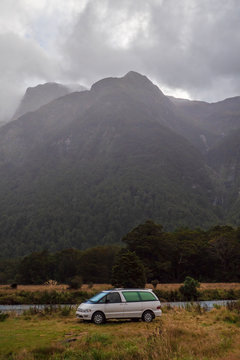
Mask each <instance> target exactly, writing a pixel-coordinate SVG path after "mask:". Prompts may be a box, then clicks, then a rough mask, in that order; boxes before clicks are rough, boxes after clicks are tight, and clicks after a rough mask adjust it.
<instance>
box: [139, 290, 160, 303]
mask: <svg viewBox="0 0 240 360" xmlns="http://www.w3.org/2000/svg"><path fill="white" fill-rule="evenodd" d="M139 295H140V297H141V300H142V301H156V300H157V299H156V298H155V296H154V295H153V294H152V293H151V292H147V291H139Z"/></svg>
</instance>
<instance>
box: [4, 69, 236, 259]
mask: <svg viewBox="0 0 240 360" xmlns="http://www.w3.org/2000/svg"><path fill="white" fill-rule="evenodd" d="M46 85H47V84H45V87H44V88H43V87H40V88H38V87H37V88H35V89H34V90H29V94H30V95H29V96H30V98H31V101H29V102H28V96H27V93H26V96H25V97H24V99H23V101H22V105H21V106H20V108H19V110H18V111H19V112H18V113H17V114H20V116H19V117H18V118H17V119H16V120H15V121H12V122H11V123H8V124H6V125H5V126H3V127H2V128H0V196H1V203H0V211H1V212H0V213H1V217H0V239H1V245H2V254H4V255H5V256H16V255H23V254H26V253H28V252H31V251H36V250H41V249H44V248H48V249H49V250H54V251H55V250H57V249H60V248H66V247H76V248H86V247H88V246H93V245H96V244H109V243H116V242H119V241H120V240H121V237H122V236H123V235H124V234H125V233H126V232H127V231H129V230H130V229H131V228H132V227H134V226H136V225H137V224H139V223H140V222H143V221H145V220H146V219H149V218H151V219H153V220H154V221H156V222H158V223H161V224H162V225H163V226H164V227H165V229H175V228H177V227H180V226H190V227H205V228H206V227H209V226H211V225H216V224H218V223H224V222H230V223H233V224H238V220H239V210H238V206H237V204H238V203H237V201H238V200H237V197H236V194H238V183H239V180H238V179H239V176H238V172H236V168H238V164H239V151H238V150H239V149H238V144H239V142H238V136H237V133H238V134H240V133H239V132H236V133H235V136H236V140H235V142H234V141H233V140H232V136H233V131H236V130H237V129H239V131H240V101H239V98H233V99H227V100H225V101H222V102H219V103H214V104H208V103H204V102H198V101H189V100H181V99H174V98H171V97H167V96H165V95H164V94H163V93H162V92H161V90H160V89H159V88H158V87H157V86H156V85H154V84H153V83H152V82H151V81H150V80H149V79H148V78H147V77H146V76H143V75H141V74H138V73H136V72H133V71H131V72H129V73H127V74H126V75H125V76H124V77H122V78H107V79H103V80H100V81H98V82H97V83H95V84H94V85H93V86H92V88H91V89H90V90H89V91H81V92H70V93H69V91H68V90H67V89H66V88H62V86H59V84H54V85H53V84H51V85H47V86H46ZM48 88H49V92H48V90H47V91H46V93H45V90H46V89H48ZM53 89H54V90H53ZM42 90H44V91H43V92H42ZM27 92H28V91H27ZM33 92H34V95H33ZM64 92H65V94H64ZM43 93H44V94H45V95H46V96H45V95H44V96H42V97H41V94H43ZM53 93H55V95H57V96H56V97H57V98H55V99H53V98H51V96H53ZM35 94H36V97H35ZM55 95H54V96H55ZM41 98H42V99H43V98H44V101H46V103H45V104H42V105H40V106H39V104H40V101H39V99H41ZM35 100H36V101H35ZM36 104H38V105H37V106H38V107H37V109H34V106H36ZM31 106H32V110H30V107H31ZM21 114H23V115H22V116H21ZM16 116H17V115H16ZM239 136H240V135H239ZM228 143H229V145H227V146H229V147H228V149H229V150H228V151H227V152H226V151H225V146H226V145H224V144H228ZM234 144H235V145H234ZM230 149H232V150H230ZM230 164H235V170H234V171H233V168H231V166H232V165H230ZM223 169H224V170H223ZM230 169H231V171H232V172H234V174H237V175H236V177H234V185H232V183H231V186H230V187H228V185H226V181H225V178H227V176H228V175H227V174H229V171H230ZM234 176H235V175H234ZM232 199H234V200H235V202H234V203H233V202H232ZM229 214H233V215H231V216H229Z"/></svg>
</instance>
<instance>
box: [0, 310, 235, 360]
mask: <svg viewBox="0 0 240 360" xmlns="http://www.w3.org/2000/svg"><path fill="white" fill-rule="evenodd" d="M239 344H240V304H239V305H238V306H237V307H235V309H234V308H228V309H227V308H215V309H213V310H212V311H210V312H205V311H203V310H201V309H200V308H199V307H198V306H189V307H188V308H187V309H167V308H164V312H163V315H162V317H161V318H160V319H156V320H154V321H153V322H152V323H150V324H146V323H143V322H137V323H136V322H131V321H109V322H108V323H106V324H104V325H100V326H98V325H94V324H92V323H83V322H81V321H79V320H77V319H76V318H75V315H74V312H73V311H72V312H70V311H69V309H68V308H66V309H65V310H64V309H63V310H61V311H59V312H57V313H55V312H53V313H50V312H49V311H45V312H44V311H43V312H41V313H36V314H33V313H30V312H28V313H25V314H24V315H21V316H16V315H10V317H9V318H7V319H6V320H5V321H3V322H1V323H0V354H1V355H0V359H1V360H6V359H8V360H10V359H11V360H23V359H24V360H25V359H26V360H33V359H49V360H53V359H55V360H63V359H64V360H75V359H76V360H77V359H80V360H92V359H94V360H103V359H104V360H105V359H107V360H120V359H126V360H133V359H134V360H135V359H137V360H138V359H139V360H148V359H149V360H150V359H151V360H155V359H156V360H239V359H240V346H239Z"/></svg>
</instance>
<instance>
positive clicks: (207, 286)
mask: <svg viewBox="0 0 240 360" xmlns="http://www.w3.org/2000/svg"><path fill="white" fill-rule="evenodd" d="M181 285H182V284H158V285H157V290H165V291H171V290H178V289H179V287H180V286H181ZM111 287H112V286H111V285H110V284H94V285H93V286H91V287H89V285H87V284H84V285H82V287H81V290H83V291H89V292H92V291H102V290H106V289H110V288H111ZM146 288H149V289H153V286H152V284H146ZM67 289H68V285H66V284H59V285H18V287H17V289H12V288H11V287H10V286H9V285H0V292H4V291H6V290H7V291H8V292H13V293H15V292H20V291H32V292H34V291H46V290H57V291H64V290H67ZM215 289H216V290H231V289H233V290H240V283H201V284H200V290H215Z"/></svg>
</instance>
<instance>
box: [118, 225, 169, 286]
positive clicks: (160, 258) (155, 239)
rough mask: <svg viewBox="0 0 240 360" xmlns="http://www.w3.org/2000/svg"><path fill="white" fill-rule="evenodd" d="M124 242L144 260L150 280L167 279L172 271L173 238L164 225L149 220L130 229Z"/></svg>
mask: <svg viewBox="0 0 240 360" xmlns="http://www.w3.org/2000/svg"><path fill="white" fill-rule="evenodd" d="M123 242H125V243H126V244H127V249H129V250H130V251H134V252H135V253H136V255H137V256H138V257H139V259H140V260H141V261H142V263H143V265H144V267H145V272H146V276H147V279H148V281H151V280H154V279H159V280H160V281H165V280H166V279H167V278H168V276H169V273H170V271H171V261H169V259H170V258H171V252H172V244H171V238H169V236H168V234H166V233H164V232H163V227H162V225H158V224H155V223H154V222H153V221H151V220H147V221H146V222H145V223H144V224H140V225H139V226H137V227H136V228H134V229H133V230H132V231H130V232H129V233H128V234H127V235H126V236H125V237H124V238H123Z"/></svg>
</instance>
